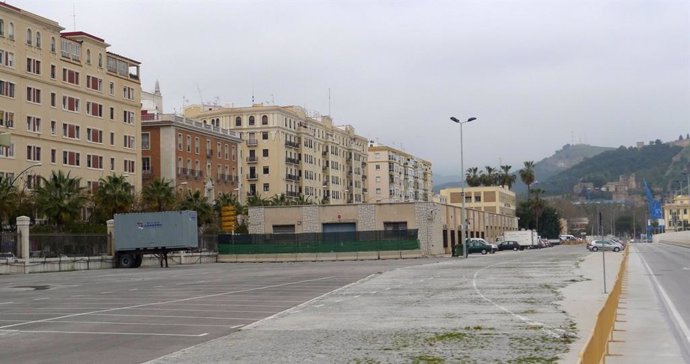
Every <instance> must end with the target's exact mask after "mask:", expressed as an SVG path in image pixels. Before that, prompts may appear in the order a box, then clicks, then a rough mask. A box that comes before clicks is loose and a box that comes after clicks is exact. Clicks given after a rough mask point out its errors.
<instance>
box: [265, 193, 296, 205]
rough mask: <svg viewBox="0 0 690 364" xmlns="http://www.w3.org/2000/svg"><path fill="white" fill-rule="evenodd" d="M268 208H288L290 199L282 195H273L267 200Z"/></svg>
mask: <svg viewBox="0 0 690 364" xmlns="http://www.w3.org/2000/svg"><path fill="white" fill-rule="evenodd" d="M269 204H270V206H288V205H290V204H291V203H290V199H288V197H287V196H286V195H285V194H284V193H281V194H278V195H273V197H271V199H270V200H269Z"/></svg>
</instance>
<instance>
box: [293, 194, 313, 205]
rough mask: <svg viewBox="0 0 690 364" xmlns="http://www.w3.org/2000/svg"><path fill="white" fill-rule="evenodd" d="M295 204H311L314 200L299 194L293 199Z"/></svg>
mask: <svg viewBox="0 0 690 364" xmlns="http://www.w3.org/2000/svg"><path fill="white" fill-rule="evenodd" d="M293 203H294V204H295V205H298V206H303V205H313V204H314V202H313V201H312V200H311V196H305V195H303V194H301V193H300V194H299V195H298V196H297V198H296V199H295V200H294V201H293Z"/></svg>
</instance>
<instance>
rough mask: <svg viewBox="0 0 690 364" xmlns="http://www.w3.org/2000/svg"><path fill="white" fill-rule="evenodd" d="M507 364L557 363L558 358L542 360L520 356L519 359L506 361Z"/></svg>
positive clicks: (542, 358)
mask: <svg viewBox="0 0 690 364" xmlns="http://www.w3.org/2000/svg"><path fill="white" fill-rule="evenodd" d="M508 363H509V364H550V363H558V357H556V356H553V357H550V358H544V357H540V356H532V355H530V356H521V357H519V358H515V359H510V360H508Z"/></svg>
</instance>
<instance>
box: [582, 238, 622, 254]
mask: <svg viewBox="0 0 690 364" xmlns="http://www.w3.org/2000/svg"><path fill="white" fill-rule="evenodd" d="M587 249H589V250H590V251H593V252H596V251H599V250H611V251H614V252H619V251H621V250H623V245H621V244H620V243H616V242H613V241H609V240H593V241H592V242H591V243H589V244H587Z"/></svg>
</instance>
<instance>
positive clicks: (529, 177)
mask: <svg viewBox="0 0 690 364" xmlns="http://www.w3.org/2000/svg"><path fill="white" fill-rule="evenodd" d="M524 163H525V164H524V165H525V167H524V168H523V169H521V170H520V179H521V180H522V182H523V183H524V184H526V185H527V196H529V195H530V188H531V187H532V184H533V183H534V180H535V178H536V177H535V175H534V162H533V161H526V162H524Z"/></svg>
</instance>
